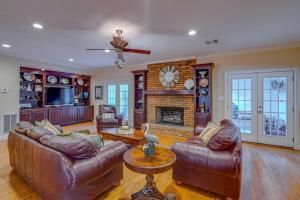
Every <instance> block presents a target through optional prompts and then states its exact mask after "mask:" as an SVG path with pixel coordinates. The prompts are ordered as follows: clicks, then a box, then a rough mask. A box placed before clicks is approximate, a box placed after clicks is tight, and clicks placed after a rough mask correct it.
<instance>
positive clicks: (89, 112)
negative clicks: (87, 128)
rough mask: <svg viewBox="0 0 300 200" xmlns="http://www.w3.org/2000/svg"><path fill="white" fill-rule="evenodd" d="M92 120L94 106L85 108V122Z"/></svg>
mask: <svg viewBox="0 0 300 200" xmlns="http://www.w3.org/2000/svg"><path fill="white" fill-rule="evenodd" d="M93 120H94V106H87V121H93Z"/></svg>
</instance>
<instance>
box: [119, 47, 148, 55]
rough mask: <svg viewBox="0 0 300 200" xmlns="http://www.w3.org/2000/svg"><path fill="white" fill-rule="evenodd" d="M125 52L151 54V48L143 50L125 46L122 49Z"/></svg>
mask: <svg viewBox="0 0 300 200" xmlns="http://www.w3.org/2000/svg"><path fill="white" fill-rule="evenodd" d="M122 51H123V52H128V53H139V54H148V55H149V54H151V51H149V50H142V49H128V48H124V49H122Z"/></svg>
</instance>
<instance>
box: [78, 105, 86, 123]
mask: <svg viewBox="0 0 300 200" xmlns="http://www.w3.org/2000/svg"><path fill="white" fill-rule="evenodd" d="M77 121H78V122H85V121H87V108H86V107H85V106H78V118H77Z"/></svg>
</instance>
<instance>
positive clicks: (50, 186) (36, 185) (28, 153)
mask: <svg viewBox="0 0 300 200" xmlns="http://www.w3.org/2000/svg"><path fill="white" fill-rule="evenodd" d="M8 150H9V158H10V165H11V166H12V168H13V169H14V170H15V171H16V172H17V173H18V174H19V175H20V176H21V177H22V178H23V179H24V180H25V181H26V182H27V183H28V184H29V185H31V187H32V188H33V189H34V190H35V191H36V192H37V193H38V194H39V195H40V196H41V198H42V199H44V200H53V199H55V200H87V199H94V198H95V197H97V196H98V195H100V194H101V193H103V192H104V191H106V190H107V189H109V188H110V187H112V186H115V185H117V184H119V183H120V180H121V179H122V178H123V164H122V163H123V158H122V157H123V154H124V152H125V151H126V150H127V147H126V145H125V144H124V143H122V142H119V141H118V142H110V143H108V144H106V145H104V146H102V147H101V148H96V147H95V146H93V144H91V143H90V142H89V141H88V140H86V139H83V138H76V137H66V136H65V137H62V136H57V135H55V134H54V133H52V132H49V131H47V130H45V129H43V128H40V127H35V126H33V125H32V124H30V123H28V122H20V123H18V124H17V126H16V130H15V131H11V132H10V133H9V138H8Z"/></svg>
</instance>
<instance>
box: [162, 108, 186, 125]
mask: <svg viewBox="0 0 300 200" xmlns="http://www.w3.org/2000/svg"><path fill="white" fill-rule="evenodd" d="M156 123H158V124H167V125H175V126H184V108H182V107H156Z"/></svg>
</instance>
